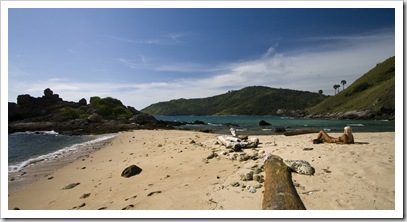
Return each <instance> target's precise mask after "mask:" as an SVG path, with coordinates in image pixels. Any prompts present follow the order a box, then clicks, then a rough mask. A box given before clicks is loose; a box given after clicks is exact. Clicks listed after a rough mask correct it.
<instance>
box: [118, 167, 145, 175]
mask: <svg viewBox="0 0 407 222" xmlns="http://www.w3.org/2000/svg"><path fill="white" fill-rule="evenodd" d="M141 171H142V169H141V168H140V167H138V166H136V165H131V166H129V167H127V168H126V169H124V170H123V172H122V175H121V176H122V177H126V178H129V177H132V176H135V175H137V174H139V173H141Z"/></svg>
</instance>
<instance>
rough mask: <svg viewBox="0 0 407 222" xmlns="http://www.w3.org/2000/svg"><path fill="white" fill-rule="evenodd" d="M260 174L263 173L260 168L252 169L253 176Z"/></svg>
mask: <svg viewBox="0 0 407 222" xmlns="http://www.w3.org/2000/svg"><path fill="white" fill-rule="evenodd" d="M261 172H263V170H262V169H261V168H258V167H256V168H254V169H253V173H254V174H259V173H261Z"/></svg>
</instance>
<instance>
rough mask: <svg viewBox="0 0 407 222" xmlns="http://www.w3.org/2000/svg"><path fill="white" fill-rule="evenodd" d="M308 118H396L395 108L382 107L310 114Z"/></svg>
mask: <svg viewBox="0 0 407 222" xmlns="http://www.w3.org/2000/svg"><path fill="white" fill-rule="evenodd" d="M306 117H308V118H329V119H355V120H371V119H378V120H382V119H387V120H394V118H395V112H394V109H385V108H382V109H381V110H380V111H379V112H373V111H371V110H353V111H347V112H334V113H324V114H310V115H307V116H306Z"/></svg>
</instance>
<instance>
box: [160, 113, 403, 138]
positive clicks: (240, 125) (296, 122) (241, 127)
mask: <svg viewBox="0 0 407 222" xmlns="http://www.w3.org/2000/svg"><path fill="white" fill-rule="evenodd" d="M155 118H156V119H158V120H165V121H177V122H194V121H196V120H200V121H203V122H205V124H203V125H186V126H181V127H180V128H183V129H192V130H212V131H213V132H215V133H226V132H229V129H230V128H231V127H234V128H236V129H237V130H238V131H240V132H241V134H249V135H250V134H251V135H255V134H257V135H264V134H277V133H275V128H285V129H286V130H287V131H288V130H296V129H308V128H312V129H315V130H325V131H330V132H343V128H344V127H345V126H351V127H352V129H353V131H354V132H394V129H395V123H394V121H382V120H336V119H309V118H289V117H279V116H155ZM260 120H264V121H266V122H268V123H270V124H271V126H259V122H260Z"/></svg>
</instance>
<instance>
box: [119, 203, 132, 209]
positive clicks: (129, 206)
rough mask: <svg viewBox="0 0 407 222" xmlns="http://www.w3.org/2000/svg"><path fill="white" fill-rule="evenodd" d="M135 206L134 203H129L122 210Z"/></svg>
mask: <svg viewBox="0 0 407 222" xmlns="http://www.w3.org/2000/svg"><path fill="white" fill-rule="evenodd" d="M133 207H134V205H133V204H130V205H128V206H126V207H124V208H122V210H129V209H131V208H133Z"/></svg>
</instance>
